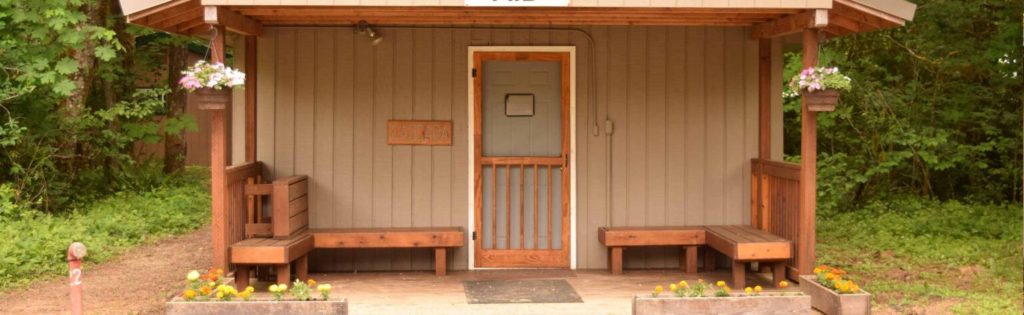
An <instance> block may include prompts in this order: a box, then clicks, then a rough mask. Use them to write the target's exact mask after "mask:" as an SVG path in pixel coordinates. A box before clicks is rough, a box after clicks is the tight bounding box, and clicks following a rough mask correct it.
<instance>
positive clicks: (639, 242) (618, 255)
mask: <svg viewBox="0 0 1024 315" xmlns="http://www.w3.org/2000/svg"><path fill="white" fill-rule="evenodd" d="M704 234H705V232H704V228H703V227H699V226H692V227H686V226H683V227H667V226H666V227H612V228H609V227H602V228H600V229H598V231H597V239H598V240H599V241H601V244H603V245H604V246H607V247H608V270H609V271H611V273H612V274H614V275H617V274H621V273H622V252H623V250H624V249H625V248H626V247H636V246H682V248H683V254H682V255H680V256H681V257H680V264H679V266H680V267H681V268H682V269H683V270H684V271H686V273H688V274H694V273H697V247H699V246H700V245H704V244H705V241H704Z"/></svg>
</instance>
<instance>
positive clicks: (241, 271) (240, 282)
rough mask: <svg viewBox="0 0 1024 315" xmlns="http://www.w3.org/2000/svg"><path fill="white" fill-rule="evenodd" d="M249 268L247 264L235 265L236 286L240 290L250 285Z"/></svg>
mask: <svg viewBox="0 0 1024 315" xmlns="http://www.w3.org/2000/svg"><path fill="white" fill-rule="evenodd" d="M249 269H250V267H249V266H247V265H235V288H237V289H238V290H239V291H241V290H245V287H247V286H249Z"/></svg>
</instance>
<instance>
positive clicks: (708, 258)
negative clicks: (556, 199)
mask: <svg viewBox="0 0 1024 315" xmlns="http://www.w3.org/2000/svg"><path fill="white" fill-rule="evenodd" d="M716 255H718V254H716V253H715V251H714V250H712V249H711V247H705V250H704V271H705V272H712V271H715V269H717V267H718V262H717V261H715V256H716Z"/></svg>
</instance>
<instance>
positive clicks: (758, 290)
mask: <svg viewBox="0 0 1024 315" xmlns="http://www.w3.org/2000/svg"><path fill="white" fill-rule="evenodd" d="M761 290H763V289H762V288H761V286H754V292H755V293H757V294H761Z"/></svg>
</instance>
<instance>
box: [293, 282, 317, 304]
mask: <svg viewBox="0 0 1024 315" xmlns="http://www.w3.org/2000/svg"><path fill="white" fill-rule="evenodd" d="M289 293H291V294H292V296H294V297H295V298H296V299H298V300H299V301H309V300H310V299H312V298H313V289H312V288H310V287H309V284H306V283H305V282H302V280H299V279H295V282H294V283H292V288H291V290H290V291H289Z"/></svg>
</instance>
